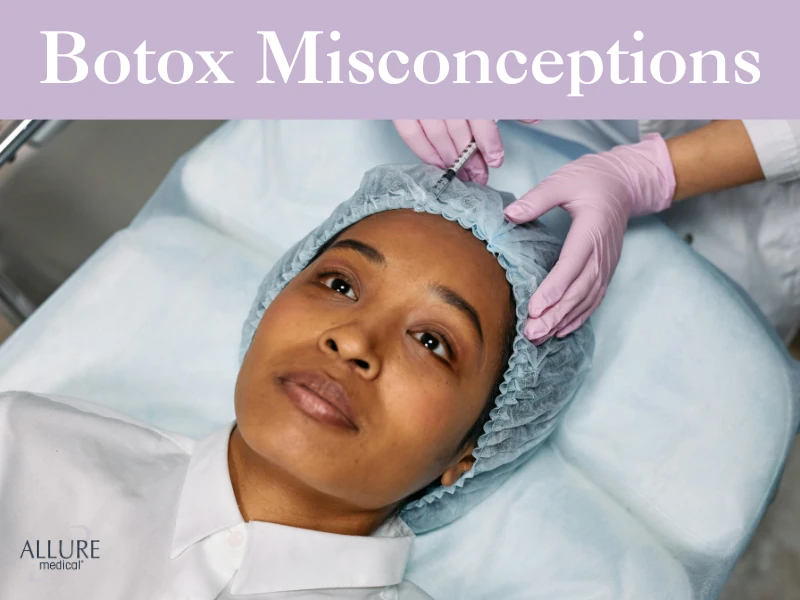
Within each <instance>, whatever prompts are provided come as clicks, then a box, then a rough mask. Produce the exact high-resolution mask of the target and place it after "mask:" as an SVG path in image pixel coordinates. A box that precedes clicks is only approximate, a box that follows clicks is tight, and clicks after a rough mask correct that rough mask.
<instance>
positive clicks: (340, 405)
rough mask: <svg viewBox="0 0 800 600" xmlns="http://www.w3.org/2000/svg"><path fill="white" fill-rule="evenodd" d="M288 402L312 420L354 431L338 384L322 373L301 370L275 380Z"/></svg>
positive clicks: (347, 403) (347, 401)
mask: <svg viewBox="0 0 800 600" xmlns="http://www.w3.org/2000/svg"><path fill="white" fill-rule="evenodd" d="M278 382H279V383H280V384H281V387H282V388H283V391H284V392H285V393H286V396H287V397H288V398H289V400H290V401H291V402H292V404H294V405H295V406H296V407H297V408H299V409H300V410H301V411H303V412H304V413H306V414H307V415H308V416H309V417H311V418H312V419H315V420H317V421H320V422H322V423H327V424H329V425H336V426H338V427H342V428H345V429H351V430H354V431H358V426H357V424H356V418H355V415H354V413H353V405H352V403H351V402H350V398H349V396H348V395H347V392H346V391H345V390H344V388H343V387H342V385H341V384H340V383H339V382H338V381H336V380H335V379H333V378H331V377H329V376H328V375H325V374H324V373H319V372H313V371H303V372H296V373H289V374H287V375H282V376H280V377H278Z"/></svg>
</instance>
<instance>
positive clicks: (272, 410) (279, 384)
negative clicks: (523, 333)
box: [236, 210, 510, 510]
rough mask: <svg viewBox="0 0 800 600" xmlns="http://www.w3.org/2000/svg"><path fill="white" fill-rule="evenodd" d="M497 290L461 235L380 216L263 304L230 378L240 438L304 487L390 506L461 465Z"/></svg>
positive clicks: (488, 380) (504, 289)
mask: <svg viewBox="0 0 800 600" xmlns="http://www.w3.org/2000/svg"><path fill="white" fill-rule="evenodd" d="M509 306H510V288H509V286H508V284H507V282H506V279H505V273H504V271H503V269H502V268H501V267H500V265H499V264H498V262H497V260H496V259H495V258H494V257H493V256H492V255H491V254H490V253H489V252H488V251H487V250H486V248H485V246H484V245H483V244H482V243H481V242H480V241H479V240H477V239H476V238H475V237H474V236H473V235H472V234H471V233H470V232H468V231H466V230H464V229H463V228H462V227H461V226H459V225H458V224H456V223H451V222H449V221H447V220H445V219H443V218H441V217H439V216H435V215H429V214H419V213H415V212H413V211H409V210H394V211H389V212H384V213H379V214H377V215H374V216H372V217H368V218H366V219H364V220H363V221H360V222H359V223H357V224H355V225H353V226H352V227H351V228H349V229H347V230H346V231H345V232H344V233H342V234H341V236H340V237H339V238H338V239H337V240H336V242H335V243H333V244H332V245H331V246H330V247H329V248H328V249H327V250H326V251H325V252H324V253H323V254H321V255H320V256H319V257H318V258H317V260H316V261H314V262H313V263H311V264H310V265H309V266H308V267H307V268H306V269H305V270H304V271H303V272H301V273H300V274H299V275H298V276H297V277H295V278H294V279H293V280H292V281H291V282H290V283H289V284H288V285H287V286H286V287H285V288H284V289H283V291H281V293H280V294H279V295H278V296H277V298H276V299H275V300H274V301H273V302H272V304H271V305H270V306H269V308H268V309H267V311H266V312H265V314H264V317H263V319H262V321H261V323H260V325H259V327H258V330H257V332H256V334H255V337H254V339H253V343H252V346H251V347H250V349H249V351H248V353H247V356H246V357H245V360H244V363H243V365H242V368H241V370H240V372H239V378H238V381H237V384H236V416H237V422H238V428H239V432H240V434H241V436H242V438H243V439H244V441H245V442H246V444H247V446H248V447H249V448H250V449H251V450H253V451H254V452H255V453H256V454H258V455H260V456H261V457H263V458H264V459H265V460H266V461H268V462H269V463H270V464H272V465H274V466H276V467H277V468H279V469H281V470H282V471H283V472H286V473H290V474H291V475H292V477H294V478H296V479H297V480H299V481H300V482H301V483H302V484H304V485H307V486H309V487H311V488H312V489H313V490H315V491H317V492H320V493H322V494H325V495H327V496H332V497H334V498H337V499H340V500H341V501H343V502H346V503H348V504H351V505H353V506H355V507H358V508H362V509H368V510H376V509H380V508H384V507H389V506H392V505H394V504H396V503H397V502H399V501H401V500H403V499H404V498H406V497H407V496H408V495H410V494H413V493H414V492H416V491H418V490H419V489H421V488H423V487H425V486H426V485H428V484H430V483H432V482H433V481H434V480H436V479H438V478H440V477H441V478H442V481H443V483H444V484H445V485H451V484H452V483H454V482H455V480H456V479H457V478H458V476H459V475H460V473H461V472H463V471H466V470H468V469H469V467H470V465H471V458H470V452H471V448H466V449H465V448H463V447H461V442H462V440H463V438H464V436H465V435H466V433H467V432H468V431H469V429H470V427H471V426H472V425H473V424H474V423H475V421H476V420H477V419H478V418H479V416H480V414H481V412H482V409H483V407H484V404H485V402H486V400H487V397H488V396H489V394H490V393H491V391H492V388H493V384H494V382H495V380H496V378H497V375H498V372H499V370H500V369H501V368H504V366H503V365H500V360H501V356H502V351H503V347H502V346H503V337H504V333H505V330H506V323H507V321H508V318H509V310H510V308H509Z"/></svg>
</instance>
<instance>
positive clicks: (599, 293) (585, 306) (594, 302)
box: [555, 280, 606, 337]
mask: <svg viewBox="0 0 800 600" xmlns="http://www.w3.org/2000/svg"><path fill="white" fill-rule="evenodd" d="M605 290H606V286H605V285H604V284H602V283H601V282H600V281H599V280H595V285H594V287H593V288H592V290H591V291H590V292H589V293H588V294H587V295H586V298H584V300H583V302H581V303H580V304H578V305H577V306H576V307H575V308H573V309H572V310H571V311H569V313H568V314H567V315H566V316H565V317H564V318H563V319H561V323H560V324H559V325H558V327H556V331H555V335H556V337H563V336H564V335H566V334H562V333H561V332H563V331H564V330H566V329H567V328H568V327H569V326H570V325H572V324H573V323H574V322H575V321H577V320H578V319H579V318H580V317H581V316H583V315H584V314H585V313H587V312H588V313H589V314H591V312H592V311H593V310H594V308H592V307H595V308H596V307H597V306H598V305H599V304H600V301H601V300H602V299H603V297H604V296H605V293H606V292H605Z"/></svg>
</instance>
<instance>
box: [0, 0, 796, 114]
mask: <svg viewBox="0 0 800 600" xmlns="http://www.w3.org/2000/svg"><path fill="white" fill-rule="evenodd" d="M3 12H4V17H5V15H10V18H8V19H5V18H4V22H3V26H2V34H0V118H6V119H23V118H38V119H81V118H94V119H97V118H186V119H189V118H225V119H239V118H347V119H350V118H361V119H364V118H410V117H414V118H441V117H450V118H460V117H471V118H541V119H546V118H587V119H595V118H609V119H614V118H624V119H634V118H693V119H706V118H787V117H799V116H800V102H798V97H797V89H798V76H800V71H798V67H797V65H798V64H800V50H798V48H800V44H798V42H797V41H796V39H797V35H796V34H797V23H798V22H800V3H797V2H787V1H786V0H780V1H778V0H761V1H759V2H757V3H749V4H747V5H746V9H745V5H736V3H733V2H730V1H729V0H728V1H718V0H714V1H703V0H691V1H689V0H669V1H668V2H652V1H646V0H636V1H631V0H622V1H617V0H615V1H613V2H599V1H596V0H595V1H591V2H589V1H585V0H580V1H569V2H568V1H564V0H551V1H550V2H520V1H519V0H517V1H515V2H511V1H497V0H493V1H486V2H473V1H462V2H457V3H453V2H435V1H432V0H399V1H397V2H380V1H376V0H369V1H367V0H357V1H356V0H351V1H338V2H336V1H332V0H291V1H289V0H287V1H284V2H273V1H268V0H262V1H260V2H258V1H252V0H248V1H243V0H234V1H232V2H218V3H201V2H196V1H195V2H188V1H186V0H137V1H136V2H129V3H122V2H108V1H107V0H103V1H98V0H79V1H72V2H63V1H53V0H48V1H39V2H34V1H30V2H19V3H16V4H14V5H13V7H11V8H9V9H6V10H4V11H3Z"/></svg>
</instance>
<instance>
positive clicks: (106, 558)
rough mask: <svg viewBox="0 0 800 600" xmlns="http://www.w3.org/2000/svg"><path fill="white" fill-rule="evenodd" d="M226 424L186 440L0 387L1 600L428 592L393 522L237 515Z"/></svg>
mask: <svg viewBox="0 0 800 600" xmlns="http://www.w3.org/2000/svg"><path fill="white" fill-rule="evenodd" d="M231 429H232V425H231V426H229V427H225V428H223V429H221V430H219V431H217V432H216V433H214V434H212V435H210V436H209V437H207V438H205V439H203V440H200V441H198V442H194V441H193V440H190V439H187V438H183V437H180V436H175V435H172V434H168V433H164V432H161V431H158V430H156V429H155V428H152V427H149V426H147V425H144V424H141V423H138V422H136V421H134V420H132V419H128V418H126V417H124V416H122V415H119V414H117V413H114V412H112V411H110V410H108V409H104V408H102V407H97V406H94V405H91V404H89V403H84V402H80V401H74V400H70V399H64V398H49V397H43V396H38V395H33V394H26V393H20V392H9V393H5V394H0V598H24V599H25V600H37V599H39V598H41V599H48V600H50V599H52V598H59V600H73V599H74V600H77V599H81V600H85V599H92V598H99V599H102V600H113V599H117V598H118V599H124V600H139V599H142V600H211V599H228V598H231V599H235V598H239V597H242V598H246V599H247V600H262V599H263V600H290V599H291V600H294V599H300V598H302V599H314V600H317V599H320V600H321V599H323V598H325V599H332V598H347V599H359V600H379V599H380V600H424V599H429V596H428V595H427V594H425V593H424V592H422V591H421V590H420V589H419V588H417V587H416V586H414V585H413V584H411V583H410V582H408V581H404V580H403V574H404V572H405V568H406V563H407V560H408V557H409V553H410V551H411V544H412V542H413V533H412V532H411V531H410V530H409V528H408V527H407V526H406V525H405V523H403V522H402V521H401V520H399V519H396V520H393V521H389V522H387V523H386V524H384V525H383V526H382V527H381V528H380V529H379V530H378V531H376V532H375V533H374V534H373V535H372V536H369V537H366V536H345V535H335V534H330V533H322V532H317V531H311V530H306V529H298V528H294V527H286V526H282V525H275V524H272V523H263V522H255V521H251V522H249V523H245V522H244V521H243V519H242V516H241V513H240V512H239V509H238V506H237V504H236V499H235V496H234V494H233V488H232V486H231V482H230V475H229V473H228V458H227V457H228V440H229V437H230V433H231Z"/></svg>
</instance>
